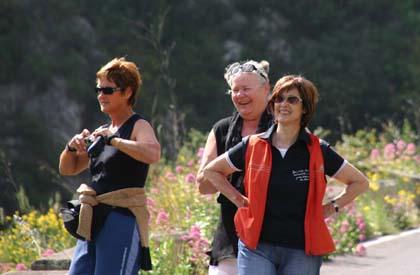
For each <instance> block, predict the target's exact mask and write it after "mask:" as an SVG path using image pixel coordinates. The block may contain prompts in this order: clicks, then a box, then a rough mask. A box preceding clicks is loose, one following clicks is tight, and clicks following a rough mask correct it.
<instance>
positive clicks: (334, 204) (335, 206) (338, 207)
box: [331, 200, 340, 213]
mask: <svg viewBox="0 0 420 275" xmlns="http://www.w3.org/2000/svg"><path fill="white" fill-rule="evenodd" d="M331 204H332V206H333V207H334V210H335V213H338V212H339V211H340V206H338V204H337V202H336V201H335V200H332V201H331Z"/></svg>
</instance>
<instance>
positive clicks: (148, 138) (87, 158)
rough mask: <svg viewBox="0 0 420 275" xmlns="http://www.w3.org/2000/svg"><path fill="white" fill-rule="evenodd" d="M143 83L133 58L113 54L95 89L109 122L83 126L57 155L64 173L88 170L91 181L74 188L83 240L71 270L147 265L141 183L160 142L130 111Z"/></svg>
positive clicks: (130, 270) (127, 269)
mask: <svg viewBox="0 0 420 275" xmlns="http://www.w3.org/2000/svg"><path fill="white" fill-rule="evenodd" d="M141 83H142V80H141V75H140V72H139V70H138V68H137V66H136V64H134V63H133V62H129V61H126V60H125V59H124V58H115V59H113V60H111V61H110V62H109V63H108V64H106V65H105V66H103V67H102V68H101V69H100V70H99V71H98V72H97V73H96V84H97V86H96V88H95V92H96V96H97V99H98V102H99V106H100V108H101V111H102V112H103V113H105V114H106V115H108V117H109V123H108V124H107V125H103V126H101V127H99V128H97V129H96V130H95V131H93V132H92V133H91V132H90V131H89V130H87V129H84V130H83V131H82V132H81V133H79V134H77V135H75V136H74V137H73V138H71V140H70V141H69V142H68V143H67V145H66V148H65V149H64V150H63V152H62V153H61V155H60V164H59V170H60V173H61V174H62V175H77V174H79V173H81V172H82V171H84V170H86V169H88V168H89V169H90V172H91V174H92V180H91V182H90V184H89V185H84V184H82V185H81V186H80V187H79V189H78V192H79V193H80V196H79V200H80V202H81V203H82V207H81V210H80V217H81V218H80V220H79V228H78V231H77V233H78V234H79V235H80V236H81V239H82V240H78V242H77V245H76V248H75V252H74V255H73V259H72V262H71V266H70V270H69V274H137V273H138V271H139V269H140V268H142V269H145V270H148V269H150V268H151V262H150V254H149V250H148V239H147V234H148V228H147V224H148V220H147V219H148V212H147V209H146V204H145V202H146V201H145V200H146V196H145V193H144V185H145V182H146V177H147V173H148V169H149V164H151V163H155V162H157V161H158V160H159V158H160V145H159V142H158V141H157V139H156V136H155V133H154V131H153V128H152V127H151V125H150V124H149V122H147V121H146V120H145V119H144V118H143V117H142V116H140V115H138V114H136V113H135V112H134V110H133V107H134V103H135V98H136V94H137V90H138V89H139V88H140V86H141ZM89 140H90V141H94V142H93V144H92V145H90V146H88V145H89V143H91V142H87V141H89ZM98 203H99V204H98ZM85 209H90V210H85ZM89 211H91V212H92V211H93V222H92V214H91V213H90V214H89ZM89 215H90V218H89V219H86V220H85V219H84V218H82V216H83V217H88V216H89ZM92 223H93V224H92ZM86 228H87V229H86Z"/></svg>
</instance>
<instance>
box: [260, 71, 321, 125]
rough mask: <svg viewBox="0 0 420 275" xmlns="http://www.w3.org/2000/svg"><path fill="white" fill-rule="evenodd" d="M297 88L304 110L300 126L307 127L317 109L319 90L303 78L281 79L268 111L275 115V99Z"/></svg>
mask: <svg viewBox="0 0 420 275" xmlns="http://www.w3.org/2000/svg"><path fill="white" fill-rule="evenodd" d="M295 88H296V89H297V90H298V91H299V96H300V97H301V98H302V105H303V110H304V112H303V115H302V119H301V122H300V124H301V126H302V127H306V126H308V124H309V122H310V121H311V119H312V117H313V115H314V113H315V107H316V104H317V103H318V89H317V88H316V87H315V85H314V84H313V83H312V82H311V81H309V80H307V79H306V78H304V77H303V76H300V75H285V76H283V77H282V78H280V79H279V80H278V81H277V83H276V85H275V86H274V88H273V93H272V94H271V97H270V100H269V101H268V110H269V111H270V112H271V113H272V114H274V99H275V98H276V97H279V96H281V94H282V93H284V92H287V91H290V90H293V89H295Z"/></svg>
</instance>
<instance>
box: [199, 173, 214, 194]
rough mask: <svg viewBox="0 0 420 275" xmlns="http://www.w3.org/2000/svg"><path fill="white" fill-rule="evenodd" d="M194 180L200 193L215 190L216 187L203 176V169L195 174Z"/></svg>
mask: <svg viewBox="0 0 420 275" xmlns="http://www.w3.org/2000/svg"><path fill="white" fill-rule="evenodd" d="M195 182H196V184H197V185H198V192H200V194H202V195H210V194H214V193H216V192H217V189H216V188H215V187H214V186H213V184H211V182H210V181H208V180H207V179H206V178H205V177H204V173H203V171H200V172H199V173H198V174H197V178H196V180H195Z"/></svg>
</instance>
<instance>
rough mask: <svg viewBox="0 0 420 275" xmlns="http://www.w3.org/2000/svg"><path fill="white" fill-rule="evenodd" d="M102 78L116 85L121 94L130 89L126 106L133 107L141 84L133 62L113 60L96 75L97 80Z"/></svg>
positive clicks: (121, 59)
mask: <svg viewBox="0 0 420 275" xmlns="http://www.w3.org/2000/svg"><path fill="white" fill-rule="evenodd" d="M102 77H105V78H106V79H108V80H109V81H112V82H114V83H115V84H117V86H118V87H119V88H121V91H122V92H124V91H125V90H126V88H127V87H130V88H131V92H132V93H131V96H130V98H129V99H128V104H129V105H131V106H134V104H135V103H136V94H137V90H138V89H139V88H140V86H141V84H142V78H141V74H140V72H139V69H138V68H137V65H136V64H135V63H134V62H130V61H126V60H125V58H124V57H121V58H114V59H112V60H111V61H109V62H108V63H107V64H106V65H104V66H103V67H102V68H101V69H99V71H98V72H97V73H96V78H97V79H99V78H102Z"/></svg>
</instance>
